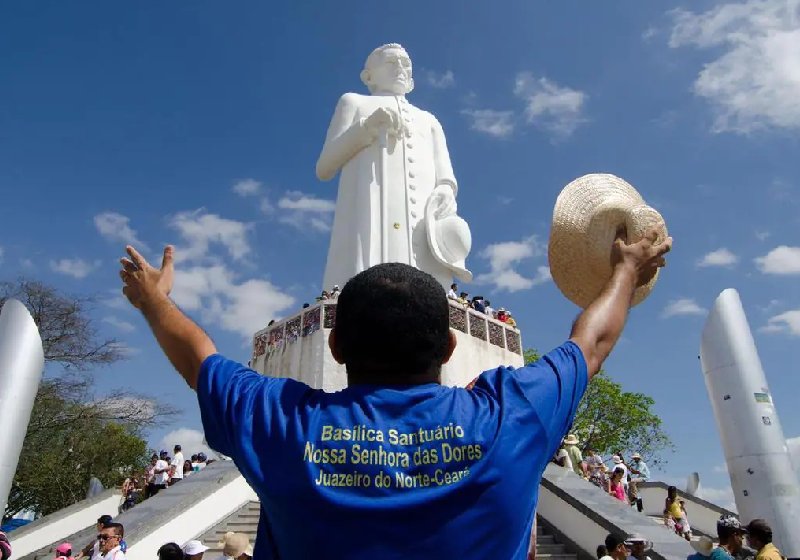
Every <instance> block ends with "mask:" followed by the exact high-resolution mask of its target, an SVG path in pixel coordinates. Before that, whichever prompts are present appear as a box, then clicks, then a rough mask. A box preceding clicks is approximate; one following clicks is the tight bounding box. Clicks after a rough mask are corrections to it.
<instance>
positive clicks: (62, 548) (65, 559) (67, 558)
mask: <svg viewBox="0 0 800 560" xmlns="http://www.w3.org/2000/svg"><path fill="white" fill-rule="evenodd" d="M56 560H74V559H73V558H72V543H68V542H63V543H61V544H60V545H58V546H57V547H56Z"/></svg>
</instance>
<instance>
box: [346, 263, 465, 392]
mask: <svg viewBox="0 0 800 560" xmlns="http://www.w3.org/2000/svg"><path fill="white" fill-rule="evenodd" d="M449 310H450V306H449V305H448V304H447V296H446V295H445V293H444V289H443V288H442V286H441V285H440V284H439V283H438V282H437V281H436V280H435V279H434V278H433V276H431V275H430V274H427V273H425V272H422V271H421V270H418V269H416V268H414V267H412V266H409V265H406V264H401V263H386V264H379V265H376V266H373V267H371V268H368V269H367V270H365V271H363V272H361V273H359V274H357V275H355V276H354V277H353V278H351V279H350V281H349V282H347V284H346V285H345V287H344V289H343V290H342V293H341V295H339V301H338V305H337V309H336V326H335V329H334V331H335V343H336V349H337V351H338V352H339V354H340V356H341V358H342V359H343V360H344V362H345V364H346V366H347V371H348V373H349V374H351V375H352V374H355V375H359V376H361V377H362V378H364V379H369V378H373V379H374V380H375V381H384V382H385V381H388V382H394V383H399V384H402V383H406V382H408V381H410V378H411V377H413V376H415V375H424V374H430V373H434V372H436V373H438V370H439V369H440V366H441V364H442V362H443V361H444V359H445V356H447V351H448V348H449V336H450V311H449Z"/></svg>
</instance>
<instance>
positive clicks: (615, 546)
mask: <svg viewBox="0 0 800 560" xmlns="http://www.w3.org/2000/svg"><path fill="white" fill-rule="evenodd" d="M605 545H606V556H603V557H602V558H600V560H628V554H629V552H630V551H629V550H628V545H627V544H625V539H623V538H621V537H618V536H617V535H615V534H614V533H609V534H608V536H607V537H606V540H605Z"/></svg>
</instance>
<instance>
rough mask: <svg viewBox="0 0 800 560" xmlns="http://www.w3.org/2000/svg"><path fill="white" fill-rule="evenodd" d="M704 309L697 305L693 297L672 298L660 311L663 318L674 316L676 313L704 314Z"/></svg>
mask: <svg viewBox="0 0 800 560" xmlns="http://www.w3.org/2000/svg"><path fill="white" fill-rule="evenodd" d="M705 314H706V310H705V309H703V308H702V307H700V306H699V305H697V302H695V301H694V300H693V299H689V298H681V299H675V300H672V301H671V302H669V303H668V304H667V306H666V307H665V308H664V311H662V313H661V316H662V317H664V318H667V317H675V316H677V315H705Z"/></svg>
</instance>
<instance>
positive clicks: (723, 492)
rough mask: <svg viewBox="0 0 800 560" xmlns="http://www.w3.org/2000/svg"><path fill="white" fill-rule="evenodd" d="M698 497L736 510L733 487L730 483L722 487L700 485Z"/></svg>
mask: <svg viewBox="0 0 800 560" xmlns="http://www.w3.org/2000/svg"><path fill="white" fill-rule="evenodd" d="M697 497H698V498H702V499H703V500H706V501H708V502H711V503H712V504H715V505H718V506H720V507H723V508H725V509H727V510H730V511H733V512H735V511H736V502H735V501H734V499H733V489H732V488H731V487H730V485H726V486H723V487H722V488H714V487H710V486H700V489H699V490H698V492H697Z"/></svg>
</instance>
